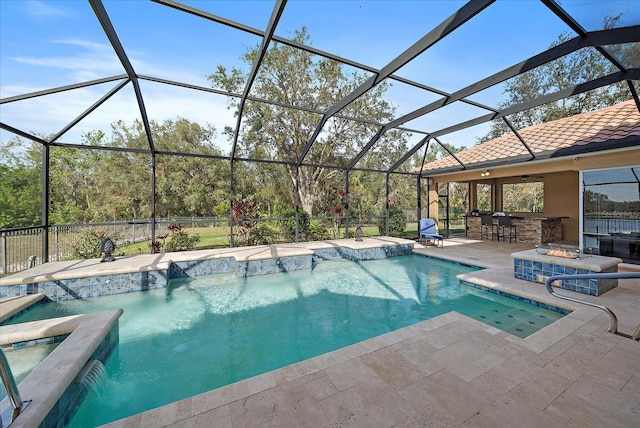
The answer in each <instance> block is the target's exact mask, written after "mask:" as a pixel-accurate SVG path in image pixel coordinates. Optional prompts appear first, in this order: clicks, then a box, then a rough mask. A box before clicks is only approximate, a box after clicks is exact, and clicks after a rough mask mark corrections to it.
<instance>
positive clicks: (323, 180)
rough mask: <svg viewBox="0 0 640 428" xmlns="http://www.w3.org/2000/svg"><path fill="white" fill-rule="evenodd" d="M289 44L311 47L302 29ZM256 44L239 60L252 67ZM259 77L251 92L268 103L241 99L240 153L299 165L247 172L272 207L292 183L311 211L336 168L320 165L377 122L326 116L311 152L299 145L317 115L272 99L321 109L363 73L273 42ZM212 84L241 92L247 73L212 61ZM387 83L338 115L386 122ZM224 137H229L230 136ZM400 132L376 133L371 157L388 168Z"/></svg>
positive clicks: (343, 156)
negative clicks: (243, 102)
mask: <svg viewBox="0 0 640 428" xmlns="http://www.w3.org/2000/svg"><path fill="white" fill-rule="evenodd" d="M292 39H293V41H294V42H296V43H301V44H304V45H310V44H311V40H310V36H309V34H308V33H307V30H306V28H302V29H300V30H296V31H295V32H294V35H293V37H292ZM258 49H259V45H256V46H255V47H251V48H249V49H247V51H246V52H245V53H244V55H242V57H241V60H242V61H243V62H245V63H246V64H247V65H249V66H251V65H252V64H253V62H254V59H255V57H256V54H257V53H258ZM260 71H261V72H260V79H257V80H256V81H255V82H254V84H253V86H252V88H251V93H252V95H254V96H255V97H258V98H264V99H269V100H271V101H273V102H274V103H275V104H265V103H247V104H246V105H245V106H244V110H243V120H242V128H241V129H240V138H239V140H238V143H239V147H238V150H239V154H240V156H244V157H248V158H259V159H273V160H278V161H288V162H292V163H293V164H295V163H297V162H298V160H299V159H300V157H301V156H302V155H303V154H305V155H306V156H305V162H306V163H307V164H308V165H302V166H301V167H299V168H292V167H289V166H282V165H265V166H264V167H261V168H259V169H258V170H257V173H256V174H254V177H255V180H256V181H257V182H259V183H260V185H261V187H259V188H260V192H261V193H264V194H266V195H269V197H270V198H271V200H265V201H264V202H265V203H266V204H271V203H272V202H274V201H275V200H276V199H277V198H281V199H282V200H284V201H286V202H288V203H290V204H293V202H294V201H295V199H296V193H295V192H296V189H295V188H294V186H292V185H291V183H294V182H296V181H298V188H297V192H298V196H299V198H300V205H301V207H302V209H303V210H304V211H306V212H307V213H310V214H315V213H316V209H315V208H316V204H317V203H318V199H317V195H321V194H322V193H323V191H324V190H326V189H327V188H328V186H330V184H327V183H330V182H331V180H332V178H333V177H335V176H336V175H338V174H339V171H338V170H335V169H330V168H325V167H321V166H312V165H323V164H334V165H335V164H342V165H346V164H347V163H348V161H349V160H350V159H351V158H352V157H353V155H354V154H355V153H357V151H358V150H359V149H358V148H359V147H363V146H364V145H365V144H366V143H367V142H368V141H369V139H370V136H371V135H372V134H375V132H376V131H377V130H378V127H377V126H374V125H371V124H365V123H361V122H357V121H350V120H335V121H334V120H331V121H328V122H327V123H326V124H325V126H324V127H323V132H322V134H321V135H320V136H319V137H318V139H317V141H316V142H315V143H314V147H313V149H312V150H309V151H308V152H307V151H306V150H305V147H306V145H307V143H308V142H309V135H311V134H312V132H313V130H314V129H315V127H316V126H317V123H318V116H317V114H316V113H313V112H311V111H308V110H305V109H289V108H282V107H280V106H278V105H277V104H278V103H280V104H281V105H289V104H294V105H296V106H299V107H303V108H304V107H307V108H310V109H320V110H324V109H327V108H329V107H330V106H332V105H335V104H336V103H337V102H339V101H340V100H341V99H343V98H344V97H345V96H347V95H348V94H349V93H351V92H353V91H354V90H355V89H356V88H357V87H359V86H360V85H361V84H362V83H363V82H365V80H366V79H368V78H369V76H368V75H364V74H362V73H359V72H353V73H350V72H348V71H347V70H345V69H344V66H343V65H342V64H341V63H339V62H337V61H334V60H331V59H326V58H318V57H315V56H314V55H313V54H312V53H310V52H306V51H303V50H301V49H297V48H295V47H292V46H289V45H287V44H280V43H275V44H273V45H272V46H271V47H270V49H269V53H268V55H266V56H265V57H264V59H263V61H262V63H261V68H260ZM208 79H209V81H210V82H211V85H212V86H213V87H214V88H217V89H223V90H227V91H230V92H235V93H241V92H242V90H243V88H244V86H245V82H246V72H245V71H244V70H243V69H242V68H239V67H238V68H235V67H234V68H232V69H226V68H225V67H223V66H218V67H217V69H216V71H215V72H214V73H213V74H211V75H210V76H208ZM388 87H389V83H387V82H386V81H382V82H381V83H379V84H377V85H376V86H374V87H373V88H371V89H370V90H369V91H367V93H366V94H365V95H364V96H363V97H360V98H358V99H356V100H354V101H353V102H352V103H350V104H349V105H348V106H346V107H345V108H344V109H343V110H342V113H343V114H345V115H347V116H349V115H352V116H357V117H366V118H368V119H369V120H371V121H373V122H388V121H389V120H391V119H392V118H393V117H394V107H393V106H391V105H390V104H389V103H388V102H387V101H386V100H385V99H384V97H383V95H384V93H385V92H386V90H387V89H388ZM228 100H229V108H230V109H232V110H236V109H237V108H238V102H239V100H238V98H237V97H229V98H228ZM229 136H230V137H234V135H232V134H231V133H229ZM406 138H407V137H406V135H404V134H400V133H398V134H395V133H391V135H388V136H387V135H385V136H383V139H382V140H381V141H380V143H379V144H378V145H377V146H378V147H380V149H379V151H377V152H376V153H374V155H373V156H372V157H374V158H377V159H378V160H380V161H381V162H386V163H385V164H386V165H389V159H391V158H394V159H397V158H398V157H399V155H397V153H395V148H397V147H400V148H403V147H404V145H405V144H406Z"/></svg>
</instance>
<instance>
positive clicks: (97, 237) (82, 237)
mask: <svg viewBox="0 0 640 428" xmlns="http://www.w3.org/2000/svg"><path fill="white" fill-rule="evenodd" d="M105 238H111V240H112V241H113V242H114V243H116V242H118V240H119V239H120V235H119V234H118V233H117V232H109V233H107V232H104V231H102V230H99V229H98V228H96V227H85V228H82V229H81V230H80V233H78V236H77V238H76V240H75V242H74V243H73V255H74V257H76V258H81V259H95V258H97V257H99V256H100V245H101V244H102V240H103V239H105Z"/></svg>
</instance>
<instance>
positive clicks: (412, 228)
mask: <svg viewBox="0 0 640 428" xmlns="http://www.w3.org/2000/svg"><path fill="white" fill-rule="evenodd" d="M349 229H350V235H351V236H354V235H355V228H349ZM185 230H187V231H188V233H189V234H190V235H193V234H197V235H198V236H199V237H200V242H198V243H197V244H196V248H195V249H196V250H206V249H212V248H227V247H230V245H229V228H228V227H196V228H186V229H185ZM340 234H344V229H341V230H340ZM379 235H380V233H379V232H378V226H363V227H362V236H363V237H370V236H379ZM417 236H418V227H417V225H414V224H409V225H407V229H406V230H405V234H404V236H403V238H407V239H414V238H417ZM150 242H151V241H141V242H136V243H135V244H129V245H121V246H118V248H117V249H116V251H115V254H122V255H125V256H129V255H134V254H149V253H150Z"/></svg>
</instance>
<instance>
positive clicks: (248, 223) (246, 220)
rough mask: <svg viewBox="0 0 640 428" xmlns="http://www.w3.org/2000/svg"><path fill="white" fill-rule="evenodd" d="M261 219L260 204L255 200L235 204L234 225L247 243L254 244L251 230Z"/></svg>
mask: <svg viewBox="0 0 640 428" xmlns="http://www.w3.org/2000/svg"><path fill="white" fill-rule="evenodd" d="M259 219H260V212H259V211H258V204H256V203H255V202H253V201H248V200H245V201H238V202H236V203H234V204H233V225H234V227H236V229H237V233H238V235H239V236H240V237H241V238H242V239H243V240H244V241H245V242H246V245H254V243H253V237H252V235H251V230H252V229H253V228H254V227H256V225H257V224H258V220H259Z"/></svg>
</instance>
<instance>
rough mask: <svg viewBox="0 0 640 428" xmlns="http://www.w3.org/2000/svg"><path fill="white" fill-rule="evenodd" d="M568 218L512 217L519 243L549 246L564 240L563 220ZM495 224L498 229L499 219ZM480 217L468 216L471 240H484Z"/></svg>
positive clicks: (467, 223) (468, 234) (467, 222)
mask: <svg viewBox="0 0 640 428" xmlns="http://www.w3.org/2000/svg"><path fill="white" fill-rule="evenodd" d="M563 218H567V217H516V216H511V223H512V224H513V225H514V226H515V227H516V230H517V235H518V239H517V241H518V242H531V243H533V244H547V243H550V242H560V241H561V240H562V228H561V226H560V225H561V223H562V219H563ZM493 224H494V225H495V227H496V228H497V227H498V217H493ZM480 225H481V220H480V216H476V215H467V216H466V229H467V236H468V237H469V238H477V239H482V237H481V234H480Z"/></svg>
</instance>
